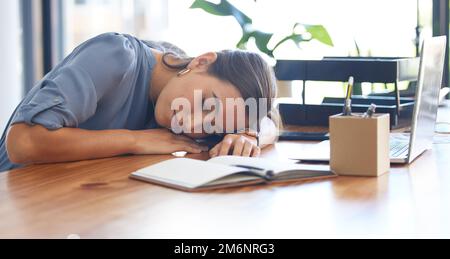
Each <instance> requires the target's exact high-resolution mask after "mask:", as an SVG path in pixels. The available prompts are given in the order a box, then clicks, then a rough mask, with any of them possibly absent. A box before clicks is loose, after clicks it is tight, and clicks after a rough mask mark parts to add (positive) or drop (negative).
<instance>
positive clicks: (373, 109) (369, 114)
mask: <svg viewBox="0 0 450 259" xmlns="http://www.w3.org/2000/svg"><path fill="white" fill-rule="evenodd" d="M376 111H377V105H376V104H373V103H372V104H371V105H370V107H369V109H368V110H367V112H366V113H365V114H364V118H372V117H373V115H374V114H375V112H376Z"/></svg>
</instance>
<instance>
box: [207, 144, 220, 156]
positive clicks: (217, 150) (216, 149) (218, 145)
mask: <svg viewBox="0 0 450 259" xmlns="http://www.w3.org/2000/svg"><path fill="white" fill-rule="evenodd" d="M220 147H222V143H219V144H217V145H216V146H215V147H214V148H213V149H211V150H210V151H209V155H210V156H211V157H216V156H217V155H218V154H219V150H220Z"/></svg>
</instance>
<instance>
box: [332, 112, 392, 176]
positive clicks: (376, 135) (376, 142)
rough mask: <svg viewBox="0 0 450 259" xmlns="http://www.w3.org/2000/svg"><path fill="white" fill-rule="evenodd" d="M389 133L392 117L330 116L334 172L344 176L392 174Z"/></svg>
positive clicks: (384, 115)
mask: <svg viewBox="0 0 450 259" xmlns="http://www.w3.org/2000/svg"><path fill="white" fill-rule="evenodd" d="M389 134H390V118H389V114H377V115H374V117H373V118H363V115H359V114H354V115H353V116H341V115H338V116H333V117H330V141H331V161H330V165H331V170H333V172H335V173H336V174H338V175H343V176H373V177H377V176H380V175H383V174H385V173H387V172H389V169H390V157H389V155H390V154H389V153H390V148H389Z"/></svg>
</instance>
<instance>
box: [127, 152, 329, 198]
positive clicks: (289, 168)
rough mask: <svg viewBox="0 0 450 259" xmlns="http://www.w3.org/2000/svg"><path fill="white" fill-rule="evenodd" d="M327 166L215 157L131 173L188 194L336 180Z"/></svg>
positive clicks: (146, 180) (161, 164)
mask: <svg viewBox="0 0 450 259" xmlns="http://www.w3.org/2000/svg"><path fill="white" fill-rule="evenodd" d="M335 176H336V175H335V174H334V173H332V172H331V171H330V167H329V166H322V165H300V164H296V163H295V162H293V161H292V162H290V161H287V162H284V161H283V162H278V163H277V162H276V161H275V162H274V161H268V160H265V159H262V158H244V157H236V156H223V157H216V158H213V159H211V160H208V161H200V160H193V159H187V158H177V159H172V160H168V161H165V162H162V163H159V164H156V165H153V166H150V167H147V168H144V169H141V170H138V171H137V172H135V173H133V174H132V175H131V176H130V177H131V178H132V179H135V180H140V181H145V182H150V183H154V184H158V185H163V186H166V187H170V188H175V189H179V190H183V191H188V192H195V191H204V190H211V189H220V188H229V187H238V186H245V185H253V184H262V183H270V182H285V181H299V180H309V179H321V178H329V177H335Z"/></svg>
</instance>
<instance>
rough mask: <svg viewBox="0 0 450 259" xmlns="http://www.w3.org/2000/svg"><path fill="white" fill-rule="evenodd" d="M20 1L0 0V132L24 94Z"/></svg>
mask: <svg viewBox="0 0 450 259" xmlns="http://www.w3.org/2000/svg"><path fill="white" fill-rule="evenodd" d="M19 2H20V1H17V0H12V1H11V0H6V1H4V0H2V1H0V134H1V133H2V132H3V129H4V127H5V126H6V123H7V122H8V119H9V117H10V115H11V114H12V112H13V111H14V108H15V107H16V106H17V104H18V103H19V102H20V98H21V94H22V76H21V70H22V69H21V64H22V56H21V34H20V33H21V30H20V16H19V14H20V13H19Z"/></svg>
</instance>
